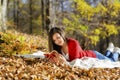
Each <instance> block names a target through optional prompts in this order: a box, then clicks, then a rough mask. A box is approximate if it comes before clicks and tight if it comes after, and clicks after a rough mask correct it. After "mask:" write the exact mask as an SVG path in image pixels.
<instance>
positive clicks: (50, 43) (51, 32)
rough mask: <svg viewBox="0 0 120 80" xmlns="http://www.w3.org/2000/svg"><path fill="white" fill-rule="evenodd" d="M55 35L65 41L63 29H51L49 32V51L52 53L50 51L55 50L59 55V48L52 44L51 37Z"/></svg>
mask: <svg viewBox="0 0 120 80" xmlns="http://www.w3.org/2000/svg"><path fill="white" fill-rule="evenodd" d="M55 33H58V34H60V35H61V37H62V38H63V39H64V40H65V41H66V37H65V33H64V29H63V28H59V27H53V28H51V29H50V31H49V34H48V35H49V51H52V50H56V51H58V52H59V53H61V47H60V46H58V45H56V44H55V43H54V42H53V35H54V34H55Z"/></svg>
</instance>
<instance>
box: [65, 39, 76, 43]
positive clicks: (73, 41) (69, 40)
mask: <svg viewBox="0 0 120 80" xmlns="http://www.w3.org/2000/svg"><path fill="white" fill-rule="evenodd" d="M67 42H68V43H69V42H70V43H71V42H72V43H76V42H78V41H77V40H76V39H73V38H67Z"/></svg>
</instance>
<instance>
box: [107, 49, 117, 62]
mask: <svg viewBox="0 0 120 80" xmlns="http://www.w3.org/2000/svg"><path fill="white" fill-rule="evenodd" d="M105 56H106V57H108V58H111V59H113V61H118V58H119V53H118V52H113V53H112V52H111V51H109V50H107V51H106V53H105Z"/></svg>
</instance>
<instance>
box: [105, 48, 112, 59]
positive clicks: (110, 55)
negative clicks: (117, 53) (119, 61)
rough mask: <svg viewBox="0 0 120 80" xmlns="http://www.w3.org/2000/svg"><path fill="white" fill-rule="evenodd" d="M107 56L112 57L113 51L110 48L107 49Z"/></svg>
mask: <svg viewBox="0 0 120 80" xmlns="http://www.w3.org/2000/svg"><path fill="white" fill-rule="evenodd" d="M105 56H106V57H109V58H111V57H112V52H111V51H109V50H107V51H106V52H105Z"/></svg>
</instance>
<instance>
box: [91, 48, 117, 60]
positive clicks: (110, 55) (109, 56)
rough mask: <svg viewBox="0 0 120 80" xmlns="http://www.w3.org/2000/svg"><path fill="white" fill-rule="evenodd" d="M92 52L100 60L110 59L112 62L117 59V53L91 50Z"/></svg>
mask: <svg viewBox="0 0 120 80" xmlns="http://www.w3.org/2000/svg"><path fill="white" fill-rule="evenodd" d="M93 52H94V53H95V54H96V57H97V58H98V59H100V60H110V61H112V62H115V61H117V60H118V57H119V54H118V53H109V52H108V53H106V54H105V55H106V56H105V55H103V54H101V53H100V52H98V51H95V50H93Z"/></svg>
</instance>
